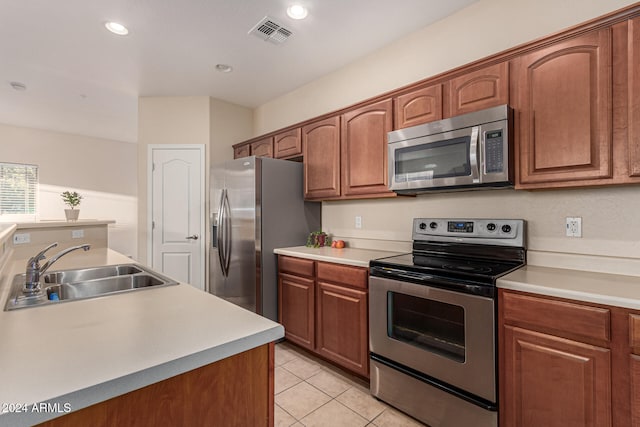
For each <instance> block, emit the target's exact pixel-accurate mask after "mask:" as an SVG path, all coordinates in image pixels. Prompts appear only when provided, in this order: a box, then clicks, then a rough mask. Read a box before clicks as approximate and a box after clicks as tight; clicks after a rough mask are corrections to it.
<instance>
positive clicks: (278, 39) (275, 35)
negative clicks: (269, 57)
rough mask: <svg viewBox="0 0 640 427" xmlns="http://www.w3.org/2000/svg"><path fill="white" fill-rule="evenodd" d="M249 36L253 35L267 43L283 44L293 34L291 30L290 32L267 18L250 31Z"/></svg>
mask: <svg viewBox="0 0 640 427" xmlns="http://www.w3.org/2000/svg"><path fill="white" fill-rule="evenodd" d="M249 34H252V35H254V36H256V37H258V38H260V39H262V40H264V41H266V42H271V43H273V44H282V43H284V42H285V41H286V40H287V39H288V38H289V37H290V36H291V35H292V34H293V33H292V32H291V30H288V29H286V28H284V27H283V26H282V25H280V24H278V23H277V22H276V21H275V19H273V18H271V17H269V16H265V17H264V18H262V19H261V20H260V22H258V23H257V24H256V25H255V26H254V27H253V28H252V29H251V30H250V31H249Z"/></svg>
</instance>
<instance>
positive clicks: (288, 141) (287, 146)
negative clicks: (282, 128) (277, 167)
mask: <svg viewBox="0 0 640 427" xmlns="http://www.w3.org/2000/svg"><path fill="white" fill-rule="evenodd" d="M273 146H274V152H275V158H277V159H291V158H294V157H299V156H302V133H301V129H300V128H296V129H291V130H288V131H286V132H281V133H279V134H277V135H275V136H274V137H273Z"/></svg>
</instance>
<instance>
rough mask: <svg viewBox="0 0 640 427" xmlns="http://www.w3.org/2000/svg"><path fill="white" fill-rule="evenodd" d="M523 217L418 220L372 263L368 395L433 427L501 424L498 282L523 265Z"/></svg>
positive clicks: (524, 254)
mask: <svg viewBox="0 0 640 427" xmlns="http://www.w3.org/2000/svg"><path fill="white" fill-rule="evenodd" d="M524 227H525V223H524V220H519V219H443V218H416V219H414V220H413V252H412V253H410V254H406V255H399V256H394V257H389V258H382V259H378V260H373V261H371V262H370V279H369V348H370V350H371V393H372V394H373V395H374V396H376V397H377V398H378V399H380V400H383V401H386V402H388V403H390V404H391V405H393V406H395V407H397V408H399V409H401V410H403V411H404V412H406V413H408V414H409V415H412V416H413V417H415V418H417V419H419V420H421V421H423V422H425V423H427V424H428V425H430V426H432V427H436V426H438V427H445V426H451V427H460V426H474V427H475V426H478V427H480V426H497V425H498V413H497V411H498V408H497V368H496V367H497V360H498V359H497V335H496V334H497V330H496V314H497V311H496V305H497V291H496V288H495V283H496V279H497V278H498V277H500V276H502V275H504V274H506V273H508V272H511V271H513V270H515V269H517V268H519V267H521V266H523V265H524V264H525V260H526V250H525V230H524Z"/></svg>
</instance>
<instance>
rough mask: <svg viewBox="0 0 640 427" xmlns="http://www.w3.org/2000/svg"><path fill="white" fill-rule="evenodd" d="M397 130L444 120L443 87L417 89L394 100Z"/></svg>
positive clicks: (434, 86)
mask: <svg viewBox="0 0 640 427" xmlns="http://www.w3.org/2000/svg"><path fill="white" fill-rule="evenodd" d="M393 108H394V118H395V120H394V123H395V129H402V128H406V127H410V126H416V125H419V124H422V123H427V122H432V121H434V120H440V119H442V85H441V84H436V85H432V86H427V87H423V88H420V89H416V90H414V91H411V92H409V93H405V94H402V95H399V96H397V97H395V98H394V99H393Z"/></svg>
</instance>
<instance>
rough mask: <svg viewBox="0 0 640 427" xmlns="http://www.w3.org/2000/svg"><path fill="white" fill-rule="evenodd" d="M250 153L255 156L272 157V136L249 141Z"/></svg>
mask: <svg viewBox="0 0 640 427" xmlns="http://www.w3.org/2000/svg"><path fill="white" fill-rule="evenodd" d="M251 155H252V156H257V157H273V138H272V137H269V138H264V139H260V140H258V141H254V142H252V143H251Z"/></svg>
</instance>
